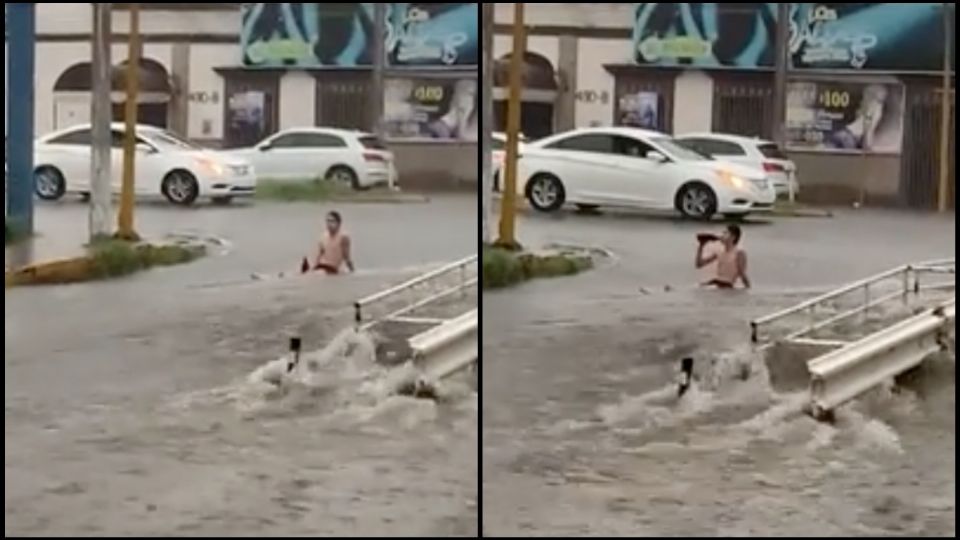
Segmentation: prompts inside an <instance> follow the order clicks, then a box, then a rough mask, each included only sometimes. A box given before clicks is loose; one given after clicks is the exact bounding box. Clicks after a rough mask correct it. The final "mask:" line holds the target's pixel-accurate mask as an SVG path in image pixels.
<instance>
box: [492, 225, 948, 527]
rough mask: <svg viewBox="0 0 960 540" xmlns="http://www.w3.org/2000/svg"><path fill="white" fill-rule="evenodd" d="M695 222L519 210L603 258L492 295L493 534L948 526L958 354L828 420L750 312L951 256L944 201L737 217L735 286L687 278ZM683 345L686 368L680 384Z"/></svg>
mask: <svg viewBox="0 0 960 540" xmlns="http://www.w3.org/2000/svg"><path fill="white" fill-rule="evenodd" d="M703 228H704V227H703V226H702V225H697V224H688V223H682V222H679V221H675V220H671V219H652V218H646V217H637V216H617V215H613V216H610V215H607V216H576V215H572V214H564V215H562V216H560V217H558V218H552V217H548V218H544V217H541V216H526V217H525V218H524V219H523V220H522V221H521V222H520V228H519V230H520V235H521V238H522V240H523V241H524V242H525V243H527V244H528V245H545V244H549V243H558V244H574V245H590V246H596V247H603V248H606V249H609V250H610V251H611V252H612V253H613V255H614V258H613V259H612V260H610V261H605V262H603V263H601V264H600V267H599V268H598V269H597V270H595V271H593V272H591V273H589V274H585V275H582V276H579V277H574V278H570V279H562V280H552V281H542V282H537V283H532V284H529V285H526V286H524V287H522V288H519V289H516V290H511V291H510V292H508V293H500V294H485V295H484V312H483V314H484V321H483V322H484V327H483V334H484V335H483V349H484V350H483V355H484V356H483V358H484V366H483V445H484V453H483V463H484V467H483V500H484V503H485V504H484V510H483V520H484V525H483V529H484V534H486V535H490V536H509V535H528V536H529V535H535V536H556V535H579V536H584V535H589V536H600V535H614V536H625V535H627V536H645V535H647V536H664V535H666V536H683V535H690V536H704V535H706V536H716V535H727V536H730V535H733V536H735V535H755V536H761V535H776V536H789V535H800V536H811V535H812V536H831V535H920V536H944V535H953V534H954V533H955V503H954V498H955V492H956V487H955V474H954V470H955V457H954V456H955V425H956V424H955V416H954V410H955V385H954V371H955V370H954V361H953V359H952V358H947V357H946V356H943V357H940V358H936V359H934V360H932V361H929V362H927V364H926V365H925V367H924V369H923V370H921V372H920V373H919V374H918V376H917V377H915V378H914V379H913V380H911V381H909V382H908V383H907V386H906V388H905V391H902V392H900V393H897V394H892V393H889V392H884V391H880V390H878V391H874V392H872V393H871V394H869V395H867V396H865V397H863V398H862V399H860V400H858V401H856V402H855V403H853V404H851V405H849V406H846V407H843V408H842V409H841V410H840V411H838V415H837V422H836V424H835V425H827V424H820V423H817V422H815V421H813V420H812V419H811V418H809V417H808V416H806V415H804V414H802V412H801V407H802V405H803V404H804V402H805V399H806V392H805V385H806V381H805V380H792V381H790V380H788V381H787V384H784V379H785V378H787V379H789V378H790V377H795V375H794V373H793V372H787V373H778V372H777V370H779V369H782V366H777V364H776V363H775V362H773V363H771V364H770V367H768V364H767V362H765V361H764V359H763V358H762V357H760V356H758V355H756V354H754V353H753V352H752V351H751V348H750V347H749V328H748V321H749V320H750V319H751V318H753V317H756V316H759V315H763V314H766V313H769V312H772V311H775V310H777V309H779V308H783V307H788V306H789V305H792V304H794V303H796V302H799V301H801V300H803V299H805V298H807V297H809V296H812V295H813V294H815V293H819V292H826V291H827V290H829V289H831V288H833V287H835V286H838V285H842V284H844V283H845V282H848V281H852V280H855V279H859V278H863V277H866V276H868V275H871V274H874V273H876V272H879V271H882V270H885V269H888V268H891V267H893V266H896V265H898V264H902V263H906V262H912V261H917V260H927V259H936V258H942V257H947V256H952V255H953V253H954V251H953V245H954V223H953V221H952V216H950V219H941V218H935V217H929V216H919V215H907V214H896V213H867V212H863V213H853V212H851V213H842V214H841V215H839V216H838V217H837V218H836V219H833V220H816V219H798V220H778V221H776V222H774V223H770V224H747V225H745V226H744V247H745V248H746V249H747V251H748V252H749V253H750V265H751V277H752V278H753V281H754V287H755V288H754V290H752V291H751V292H749V293H746V294H743V293H734V294H722V293H719V292H716V291H702V290H697V289H696V288H695V287H694V285H693V284H695V283H696V282H697V280H698V277H699V276H698V274H697V272H696V271H695V270H694V269H693V259H694V251H695V247H696V244H695V240H694V235H695V234H696V233H697V232H698V231H700V230H702V229H703ZM685 356H691V357H693V358H694V359H695V361H696V364H695V368H694V372H695V378H696V380H695V383H694V385H693V387H692V389H691V391H690V392H689V393H687V394H686V395H685V396H684V397H683V398H682V399H678V398H677V397H676V380H677V375H678V365H679V362H680V359H681V358H683V357H685ZM771 370H772V371H773V372H772V373H771ZM771 377H773V378H775V379H779V381H780V384H778V385H776V387H774V385H772V384H771V383H770V380H771Z"/></svg>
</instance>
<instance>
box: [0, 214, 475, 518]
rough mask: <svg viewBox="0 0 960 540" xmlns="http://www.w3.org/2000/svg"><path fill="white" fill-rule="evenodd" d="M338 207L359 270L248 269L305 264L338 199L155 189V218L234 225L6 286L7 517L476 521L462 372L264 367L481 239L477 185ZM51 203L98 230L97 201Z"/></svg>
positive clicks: (201, 229)
mask: <svg viewBox="0 0 960 540" xmlns="http://www.w3.org/2000/svg"><path fill="white" fill-rule="evenodd" d="M337 209H338V210H340V211H341V212H342V213H343V215H344V217H345V220H346V225H347V227H348V229H349V230H350V232H351V233H352V235H353V237H354V244H355V246H356V259H357V262H358V266H359V268H360V271H359V272H358V273H357V274H356V275H353V276H344V277H340V278H324V277H317V276H310V277H306V278H301V277H294V278H290V279H267V280H261V281H256V280H252V279H251V278H250V274H251V273H262V274H264V275H268V276H272V275H275V274H276V273H278V272H281V271H288V270H290V269H294V268H296V264H297V262H298V261H299V258H300V257H301V256H302V255H304V254H306V253H305V250H307V249H310V247H311V246H312V245H313V244H314V243H315V241H316V239H317V231H318V230H319V228H320V226H321V225H322V222H323V221H322V220H323V212H324V211H326V210H327V208H325V207H317V206H311V205H257V206H254V207H238V208H202V209H197V210H190V211H180V210H176V209H168V208H163V207H147V208H146V209H144V210H142V211H141V212H140V214H139V219H140V221H139V223H140V226H141V232H142V233H143V234H145V235H151V234H157V235H160V234H166V233H170V232H194V233H198V234H204V235H215V236H218V237H222V238H224V239H226V240H228V241H229V244H228V245H227V247H226V248H225V249H224V250H223V251H222V252H220V253H217V254H215V255H214V256H211V257H207V258H205V259H203V260H201V261H199V262H197V263H194V264H190V265H186V266H182V267H175V268H168V269H163V270H157V271H151V272H146V273H142V274H139V275H136V276H134V277H131V278H129V279H124V280H119V281H113V282H106V283H97V284H85V285H76V286H69V287H52V288H37V289H16V290H10V291H7V292H6V294H5V300H6V302H5V343H4V349H5V354H6V359H5V365H4V372H5V373H4V374H5V405H6V408H5V425H4V433H5V493H4V494H5V498H4V502H5V505H4V506H5V521H4V530H5V533H6V534H8V535H95V534H105V535H188V534H192V535H205V536H206V535H225V536H229V535H239V536H260V535H270V536H275V535H296V536H319V535H385V536H392V535H401V536H414V535H417V536H442V535H460V536H473V535H474V534H475V533H476V531H477V520H478V515H477V485H476V478H477V471H478V463H477V462H478V457H477V416H478V414H477V413H478V411H477V409H478V399H477V395H476V392H475V391H474V390H472V389H471V387H470V385H469V384H468V383H467V382H462V383H456V382H455V383H452V384H451V386H450V389H449V390H448V393H449V396H448V397H447V399H445V400H443V401H442V402H440V403H434V402H427V401H417V400H411V399H407V398H402V397H390V396H388V395H387V394H385V393H383V392H379V391H378V392H372V391H370V390H369V388H370V387H371V385H373V386H372V387H376V388H380V387H382V385H379V382H381V378H382V377H385V376H386V375H387V374H386V373H384V372H382V371H381V370H378V368H376V367H374V366H373V364H372V361H368V360H371V359H367V358H365V357H361V358H351V359H350V362H351V363H349V364H347V363H339V364H338V363H336V362H333V361H331V363H330V364H329V366H327V369H326V370H321V371H319V372H318V373H320V374H321V376H320V377H319V379H320V380H318V381H317V384H316V386H306V387H297V388H295V389H294V390H293V391H291V392H289V393H284V394H281V395H277V394H276V393H274V392H271V391H267V390H265V389H264V388H263V387H262V384H259V383H258V382H257V381H255V380H254V377H252V376H251V374H252V373H254V372H256V371H257V369H258V368H260V367H261V366H263V365H264V364H265V363H268V362H270V361H273V360H275V359H277V358H279V357H281V356H282V355H283V354H284V353H285V348H286V346H287V339H288V337H290V336H291V335H300V336H302V337H303V339H304V348H305V349H307V350H312V349H321V348H324V347H325V346H327V344H328V343H330V342H331V341H335V340H336V338H337V336H338V335H342V334H341V331H342V330H343V329H344V328H345V327H347V326H349V324H350V322H351V316H352V312H351V309H350V303H351V302H352V301H353V300H355V299H356V298H358V297H360V296H364V295H366V294H369V293H372V292H375V291H377V290H379V289H381V288H383V287H384V286H387V285H391V284H394V283H396V282H398V281H402V280H404V279H407V278H409V277H412V276H413V275H414V274H416V273H419V272H421V271H423V270H425V269H429V268H432V267H434V266H436V265H437V264H438V263H444V262H447V261H449V260H452V259H456V258H459V257H462V256H464V255H467V254H469V253H470V252H471V251H472V250H473V249H474V248H473V246H474V245H475V243H476V238H477V223H476V217H475V216H476V200H475V199H473V198H470V197H456V196H454V197H441V198H439V199H434V201H433V202H431V203H430V204H416V205H358V206H350V205H338V207H337ZM38 222H39V223H40V224H41V225H40V227H41V230H42V231H44V233H45V234H46V235H50V234H53V232H52V231H54V230H57V231H60V230H67V229H69V228H71V227H74V228H77V229H80V230H81V231H82V228H83V226H84V225H83V224H85V211H84V209H83V207H82V206H80V205H65V206H59V205H58V206H56V207H45V208H42V209H41V211H40V215H39V218H38ZM78 236H79V235H78ZM351 350H353V349H351ZM341 368H342V369H341ZM344 373H349V374H352V378H343V379H341V378H340V377H341V376H342V375H343V374H344ZM353 375H355V377H353ZM375 383H376V384H375ZM378 385H379V386H378Z"/></svg>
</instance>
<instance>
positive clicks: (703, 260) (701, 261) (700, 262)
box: [694, 242, 717, 269]
mask: <svg viewBox="0 0 960 540" xmlns="http://www.w3.org/2000/svg"><path fill="white" fill-rule="evenodd" d="M705 245H707V243H706V242H701V243H700V246H699V247H698V248H697V259H696V261H694V264H695V265H696V266H697V268H698V269H700V268H703V267H704V266H707V265H708V264H710V263H712V262H713V261H715V260H717V254H716V253H714V254H712V255H708V256H706V257H704V256H703V247H704V246H705Z"/></svg>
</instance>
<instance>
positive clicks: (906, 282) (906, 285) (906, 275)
mask: <svg viewBox="0 0 960 540" xmlns="http://www.w3.org/2000/svg"><path fill="white" fill-rule="evenodd" d="M912 273H913V267H912V266H908V267H907V268H906V269H905V270H904V271H903V305H907V304H908V303H909V302H910V274H912Z"/></svg>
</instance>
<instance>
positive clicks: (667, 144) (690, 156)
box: [651, 137, 712, 161]
mask: <svg viewBox="0 0 960 540" xmlns="http://www.w3.org/2000/svg"><path fill="white" fill-rule="evenodd" d="M651 141H652V142H653V144H656V145H657V146H659V147H660V148H662V149H664V150H666V152H667V154H669V155H670V157H672V158H674V159H677V160H680V161H710V160H711V159H712V158H711V157H710V156H706V155H704V154H701V153H700V152H697V151H696V150H693V149H691V148H687V147H686V146H684V145H683V143H681V142H679V141H677V140H675V139H671V138H670V137H656V138H654V139H651Z"/></svg>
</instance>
